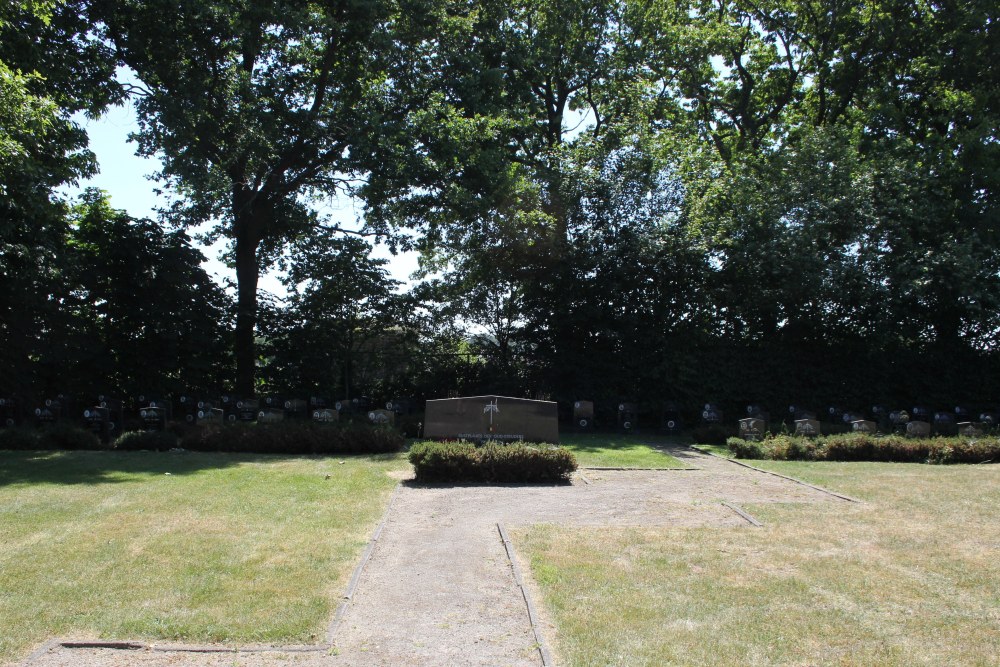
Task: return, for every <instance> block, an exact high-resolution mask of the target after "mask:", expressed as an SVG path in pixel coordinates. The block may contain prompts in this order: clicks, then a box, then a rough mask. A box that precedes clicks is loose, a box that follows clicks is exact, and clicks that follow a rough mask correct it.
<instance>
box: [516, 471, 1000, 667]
mask: <svg viewBox="0 0 1000 667" xmlns="http://www.w3.org/2000/svg"><path fill="white" fill-rule="evenodd" d="M755 465H760V466H762V467H766V468H768V469H770V470H774V471H776V472H781V473H784V474H790V475H792V476H795V477H798V478H800V479H804V480H807V481H810V482H813V483H816V484H820V485H823V486H826V487H828V488H831V489H836V490H839V491H841V492H844V493H846V494H848V495H851V496H853V497H855V498H859V499H862V500H863V501H864V502H863V503H862V504H852V503H847V502H829V503H818V504H770V505H755V506H749V507H748V509H749V510H750V511H751V512H752V513H753V514H754V515H755V516H757V517H758V518H759V519H761V520H762V521H763V522H764V523H765V527H764V528H751V527H749V526H748V527H747V528H744V529H716V528H698V529H614V528H592V529H579V528H573V529H570V528H557V527H552V526H536V527H533V528H529V529H525V530H522V531H521V532H520V533H518V534H517V536H516V538H515V539H516V542H517V543H518V548H519V550H520V552H521V553H522V554H524V555H525V556H526V557H527V558H528V559H529V562H530V565H531V571H532V574H533V576H534V580H535V582H536V583H537V585H538V586H539V587H540V589H541V593H542V596H543V598H544V605H545V607H546V609H547V611H548V614H549V615H550V617H551V618H552V620H554V622H555V625H556V628H557V630H556V637H555V644H556V650H557V653H558V654H559V655H560V656H561V658H562V662H563V663H564V664H567V665H630V666H632V665H713V666H715V665H741V666H742V665H880V666H881V665H898V666H900V667H903V666H907V667H909V666H912V665H928V666H930V665H934V666H940V665H949V666H953V665H982V666H984V667H985V666H986V665H997V664H998V660H1000V658H998V656H1000V521H998V520H997V517H998V516H1000V466H997V465H991V466H985V465H984V466H959V465H955V466H929V465H919V464H891V463H779V462H755Z"/></svg>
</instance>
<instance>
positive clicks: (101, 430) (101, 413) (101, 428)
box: [83, 406, 111, 442]
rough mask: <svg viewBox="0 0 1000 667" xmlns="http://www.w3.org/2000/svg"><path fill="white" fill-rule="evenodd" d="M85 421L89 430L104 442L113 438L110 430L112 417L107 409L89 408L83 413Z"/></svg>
mask: <svg viewBox="0 0 1000 667" xmlns="http://www.w3.org/2000/svg"><path fill="white" fill-rule="evenodd" d="M83 420H84V422H86V424H87V430H89V431H90V432H91V433H93V434H94V435H96V436H97V437H98V438H100V439H101V441H102V442H107V440H108V439H109V438H110V437H111V429H110V428H109V425H110V423H111V417H110V415H109V412H108V409H107V408H102V407H100V406H94V407H91V408H87V409H86V410H84V411H83Z"/></svg>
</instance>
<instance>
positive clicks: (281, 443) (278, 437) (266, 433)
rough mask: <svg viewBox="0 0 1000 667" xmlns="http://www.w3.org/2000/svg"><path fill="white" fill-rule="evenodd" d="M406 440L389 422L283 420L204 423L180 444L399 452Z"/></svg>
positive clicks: (261, 450) (214, 448)
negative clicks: (336, 422) (390, 426)
mask: <svg viewBox="0 0 1000 667" xmlns="http://www.w3.org/2000/svg"><path fill="white" fill-rule="evenodd" d="M404 442H405V441H404V439H403V436H402V435H400V434H399V433H398V432H397V431H395V430H394V429H392V428H388V427H385V426H369V425H366V424H362V423H351V424H316V423H313V422H283V423H280V424H232V425H222V426H219V425H212V426H204V427H200V428H197V429H195V430H192V431H190V432H188V433H186V434H185V435H184V436H183V437H182V438H181V441H180V446H181V447H182V448H183V449H190V450H193V451H200V452H251V453H256V454H377V453H383V452H398V451H399V450H400V449H402V448H403V443H404Z"/></svg>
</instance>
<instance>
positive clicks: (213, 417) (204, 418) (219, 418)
mask: <svg viewBox="0 0 1000 667" xmlns="http://www.w3.org/2000/svg"><path fill="white" fill-rule="evenodd" d="M195 417H196V420H197V423H199V424H222V423H223V422H224V421H225V413H224V411H223V410H222V408H217V407H215V404H214V403H212V402H211V401H198V412H197V413H196V415H195Z"/></svg>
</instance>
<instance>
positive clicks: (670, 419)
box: [573, 401, 683, 433]
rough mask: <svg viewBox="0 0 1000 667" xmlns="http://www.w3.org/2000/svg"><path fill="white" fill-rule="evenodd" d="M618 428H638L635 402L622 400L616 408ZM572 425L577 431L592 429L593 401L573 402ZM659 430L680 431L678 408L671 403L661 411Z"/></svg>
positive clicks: (627, 429)
mask: <svg viewBox="0 0 1000 667" xmlns="http://www.w3.org/2000/svg"><path fill="white" fill-rule="evenodd" d="M617 425H618V430H620V431H624V432H631V431H635V430H637V429H638V428H639V406H638V405H637V404H635V403H629V402H622V403H619V404H618V410H617ZM573 426H574V427H575V429H576V430H578V431H592V430H594V429H595V428H596V426H597V424H596V421H595V419H594V402H593V401H574V402H573ZM660 428H661V430H663V431H665V432H667V433H680V432H681V429H682V428H683V421H682V420H681V413H680V410H678V409H677V406H676V405H674V404H673V403H668V404H667V405H666V406H665V407H664V409H663V413H662V419H661V423H660Z"/></svg>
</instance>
